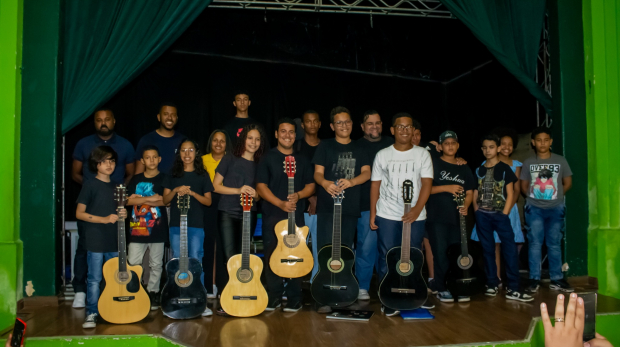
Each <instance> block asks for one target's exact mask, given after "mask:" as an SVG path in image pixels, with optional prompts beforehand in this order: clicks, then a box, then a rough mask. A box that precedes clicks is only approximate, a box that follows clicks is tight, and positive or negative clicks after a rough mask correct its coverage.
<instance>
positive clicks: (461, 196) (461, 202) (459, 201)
mask: <svg viewBox="0 0 620 347" xmlns="http://www.w3.org/2000/svg"><path fill="white" fill-rule="evenodd" d="M466 196H467V193H465V192H460V193H458V194H456V196H455V197H454V201H456V208H457V209H459V208H461V207H464V206H465V197H466Z"/></svg>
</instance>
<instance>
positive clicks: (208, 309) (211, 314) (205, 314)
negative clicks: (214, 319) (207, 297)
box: [202, 307, 213, 317]
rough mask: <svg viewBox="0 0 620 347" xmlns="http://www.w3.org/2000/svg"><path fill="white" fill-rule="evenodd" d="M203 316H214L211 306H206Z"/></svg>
mask: <svg viewBox="0 0 620 347" xmlns="http://www.w3.org/2000/svg"><path fill="white" fill-rule="evenodd" d="M202 316H203V317H209V316H213V311H211V309H210V308H208V307H207V308H205V310H204V312H202Z"/></svg>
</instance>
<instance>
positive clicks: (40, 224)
mask: <svg viewBox="0 0 620 347" xmlns="http://www.w3.org/2000/svg"><path fill="white" fill-rule="evenodd" d="M61 3H62V0H24V29H23V30H24V45H23V59H22V62H23V64H22V65H23V76H22V123H23V124H28V127H25V128H23V129H22V132H21V164H20V165H21V166H20V167H21V171H20V172H21V182H22V185H21V191H20V196H21V200H20V203H21V205H20V206H21V211H20V220H21V225H20V231H21V239H22V241H23V242H24V279H23V280H24V281H25V282H27V281H32V284H33V286H34V290H35V292H34V295H56V294H57V292H58V290H59V287H58V284H59V282H60V275H61V272H60V271H59V270H60V269H59V266H60V265H59V264H60V262H59V261H58V257H59V256H60V252H59V249H60V239H61V238H59V237H57V234H58V233H59V230H60V227H61V226H60V220H61V217H60V211H61V209H60V196H61V195H60V187H61V185H60V175H61V151H60V145H61V141H60V117H59V114H60V112H59V100H60V95H59V93H60V90H61V88H60V82H61V72H60V68H59V66H60V45H61V39H60V36H61V35H60V33H61V14H62V13H61V8H62V7H61Z"/></svg>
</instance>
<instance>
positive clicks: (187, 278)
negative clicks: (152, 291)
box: [174, 271, 194, 287]
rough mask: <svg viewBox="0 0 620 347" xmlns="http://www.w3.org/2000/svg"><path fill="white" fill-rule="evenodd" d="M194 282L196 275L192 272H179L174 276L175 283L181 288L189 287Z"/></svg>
mask: <svg viewBox="0 0 620 347" xmlns="http://www.w3.org/2000/svg"><path fill="white" fill-rule="evenodd" d="M193 281H194V275H192V273H191V272H181V271H178V272H177V273H176V274H175V276H174V282H176V284H177V285H178V286H179V287H189V285H190V284H192V282H193Z"/></svg>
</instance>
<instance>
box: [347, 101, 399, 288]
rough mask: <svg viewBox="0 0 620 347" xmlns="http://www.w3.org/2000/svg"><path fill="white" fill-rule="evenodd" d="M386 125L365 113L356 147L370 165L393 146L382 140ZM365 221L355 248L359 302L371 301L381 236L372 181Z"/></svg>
mask: <svg viewBox="0 0 620 347" xmlns="http://www.w3.org/2000/svg"><path fill="white" fill-rule="evenodd" d="M382 130H383V123H382V122H381V116H380V115H379V112H377V111H375V110H368V111H366V112H365V113H364V119H363V121H362V131H364V137H362V138H361V139H359V140H357V141H356V144H357V145H358V146H359V147H361V148H363V149H364V150H365V151H366V155H367V156H368V159H369V160H370V165H371V166H372V162H373V160H374V159H375V155H377V152H379V151H380V150H382V149H384V148H386V147H388V146H390V145H392V144H393V143H394V138H392V137H391V136H381V132H382ZM360 211H361V217H360V218H359V219H358V220H357V240H356V241H357V244H356V245H355V277H357V280H358V281H359V284H360V293H359V295H358V297H357V298H358V299H359V300H370V295H369V294H368V290H369V289H370V280H371V278H372V269H373V268H375V267H377V269H378V266H377V264H376V263H377V232H376V231H374V230H371V229H370V225H369V224H368V223H369V221H370V181H366V182H365V183H364V184H363V185H362V193H361V200H360Z"/></svg>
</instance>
